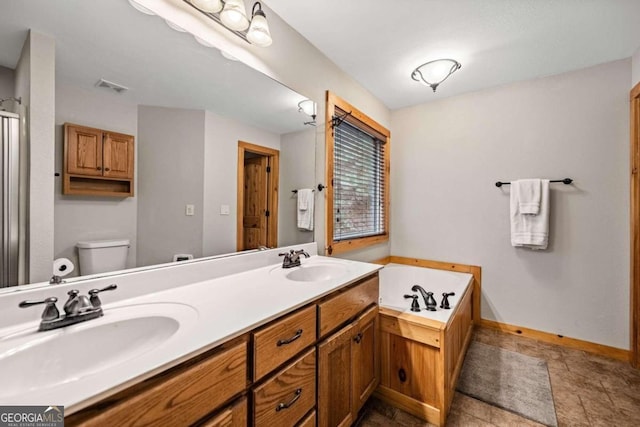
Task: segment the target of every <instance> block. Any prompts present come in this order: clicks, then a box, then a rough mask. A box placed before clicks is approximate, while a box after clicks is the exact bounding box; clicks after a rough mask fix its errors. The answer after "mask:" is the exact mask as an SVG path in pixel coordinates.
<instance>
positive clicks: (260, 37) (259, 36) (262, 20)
mask: <svg viewBox="0 0 640 427" xmlns="http://www.w3.org/2000/svg"><path fill="white" fill-rule="evenodd" d="M247 39H249V41H250V42H251V43H253V44H255V45H258V46H262V47H267V46H269V45H271V43H272V42H273V40H272V39H271V33H270V32H269V24H268V23H267V18H266V16H265V15H264V12H263V11H262V10H258V11H256V13H255V14H254V15H253V18H252V19H251V26H250V27H249V32H247Z"/></svg>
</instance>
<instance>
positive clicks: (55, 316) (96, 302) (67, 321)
mask: <svg viewBox="0 0 640 427" xmlns="http://www.w3.org/2000/svg"><path fill="white" fill-rule="evenodd" d="M114 289H117V286H116V285H109V286H107V287H106V288H103V289H92V290H90V291H89V295H90V298H89V297H87V296H86V295H80V291H78V290H77V289H72V290H70V291H69V292H67V295H69V299H68V300H67V302H65V303H64V307H63V310H64V316H60V312H59V311H58V307H56V302H58V298H56V297H49V298H45V299H44V300H42V301H22V302H21V303H20V304H18V307H20V308H26V307H31V306H34V305H39V304H45V307H44V311H43V312H42V320H41V321H40V327H39V328H38V330H39V331H50V330H52V329H58V328H63V327H65V326H69V325H74V324H76V323H80V322H84V321H87V320H91V319H97V318H98V317H100V316H102V315H103V314H104V313H103V312H102V302H101V301H100V298H98V294H99V293H100V292H104V291H112V290H114Z"/></svg>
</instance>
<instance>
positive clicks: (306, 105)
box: [298, 99, 317, 126]
mask: <svg viewBox="0 0 640 427" xmlns="http://www.w3.org/2000/svg"><path fill="white" fill-rule="evenodd" d="M316 108H317V105H316V103H315V102H314V101H312V100H311V99H304V100H302V101H300V102H298V112H299V113H305V114H306V115H307V116H309V117H311V119H312V120H311V121H309V122H304V124H305V125H311V126H315V125H316V115H317V111H316Z"/></svg>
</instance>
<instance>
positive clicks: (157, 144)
mask: <svg viewBox="0 0 640 427" xmlns="http://www.w3.org/2000/svg"><path fill="white" fill-rule="evenodd" d="M166 24H167V23H165V21H164V20H162V19H160V18H158V17H156V16H149V15H145V14H142V13H140V12H139V11H137V10H135V9H134V8H132V7H131V5H130V4H129V2H128V1H127V0H116V1H114V0H94V1H91V2H87V1H83V0H66V1H64V2H51V1H48V0H27V1H22V0H9V1H6V2H4V3H3V13H2V14H1V15H0V99H5V98H10V97H20V96H21V95H22V94H23V92H24V89H22V87H23V86H24V85H25V80H27V85H28V84H29V83H30V84H31V85H32V86H31V87H33V85H36V84H37V83H38V82H37V81H34V79H39V78H44V79H45V80H46V78H47V76H44V77H42V76H38V75H37V74H38V73H37V72H36V73H34V72H33V70H31V72H28V71H25V68H29V67H25V65H24V63H25V62H28V59H29V55H30V54H31V52H29V48H31V49H33V48H34V43H36V42H38V41H42V40H45V41H48V40H52V41H53V43H55V55H52V60H53V58H55V65H54V66H53V67H51V68H52V69H54V70H55V80H54V81H55V98H54V100H53V105H48V104H47V102H48V100H47V99H40V98H38V97H35V96H33V94H31V96H27V97H25V96H22V99H21V101H22V103H21V104H18V102H14V101H11V100H8V101H5V102H3V103H2V105H0V109H4V110H8V111H13V112H17V113H21V115H22V117H25V116H26V117H29V118H30V119H32V120H35V119H36V117H35V115H33V117H30V113H32V112H34V109H36V110H37V111H39V112H42V111H43V110H46V109H49V108H50V109H53V110H54V111H55V113H54V121H55V132H54V136H55V141H50V143H51V144H55V159H50V161H51V162H54V161H55V166H54V172H55V173H56V176H55V177H51V179H52V180H53V191H54V196H53V206H52V210H53V211H51V210H49V211H43V212H34V211H33V210H32V211H31V212H29V207H26V208H24V207H23V209H26V210H27V211H26V212H24V210H23V211H22V212H21V214H22V215H23V216H26V217H27V218H30V219H31V221H32V223H33V221H38V218H42V219H43V223H44V222H46V221H45V219H46V218H51V216H52V215H53V230H52V233H51V236H52V237H51V239H52V242H49V241H48V240H47V239H48V238H47V235H46V233H43V234H41V239H42V240H41V241H37V239H36V238H35V236H33V235H32V236H31V237H29V231H28V230H26V229H25V228H26V227H27V225H25V222H27V223H28V221H24V220H23V222H22V226H21V227H20V232H19V237H18V239H19V240H21V241H23V242H22V243H24V244H23V246H22V249H21V250H22V256H21V258H22V263H21V267H20V270H21V273H20V274H19V275H16V276H15V277H16V278H14V279H12V281H11V282H5V283H3V285H4V286H7V285H13V284H16V283H33V282H39V281H48V280H49V278H50V277H51V275H52V273H53V270H52V265H53V261H54V259H58V258H67V259H69V260H70V261H72V263H73V264H74V265H75V270H74V271H73V273H71V274H70V275H69V276H67V278H69V277H73V276H77V275H86V274H95V273H103V272H106V271H111V270H121V269H123V268H134V267H141V266H149V265H155V264H159V263H167V262H172V261H175V260H182V259H191V258H200V257H207V256H213V255H219V254H228V253H233V252H236V251H243V250H250V249H255V248H261V247H276V246H285V245H291V244H298V243H306V242H311V241H313V231H312V230H308V229H307V230H303V229H300V228H298V222H297V217H298V214H299V212H298V209H297V197H296V194H295V193H294V192H293V190H297V189H301V188H314V186H315V185H316V184H317V183H314V176H315V173H314V168H315V157H314V156H315V127H313V126H310V125H309V124H308V122H309V117H308V116H307V115H305V114H304V113H303V112H302V111H299V110H300V108H299V107H298V103H300V102H301V101H303V100H305V99H306V97H305V96H303V95H301V94H298V93H296V92H294V91H292V90H291V89H289V88H287V87H285V86H284V85H282V84H280V83H278V82H276V81H274V80H272V79H270V78H269V77H267V76H265V75H263V74H261V73H259V72H257V71H255V70H254V69H252V68H250V67H248V66H246V65H245V64H243V63H241V62H238V61H234V60H232V59H228V58H226V57H224V56H222V55H221V52H220V51H218V50H216V49H213V48H210V47H206V46H203V45H202V44H199V43H198V42H197V41H196V40H195V39H194V38H193V37H192V36H191V35H189V34H188V33H186V32H180V31H178V32H177V31H174V30H176V28H173V29H172V28H170V27H169V26H168V25H166ZM174 27H175V26H174ZM30 30H31V37H30V36H29V31H30ZM177 30H180V29H179V28H177ZM34 33H37V34H36V35H37V40H36V38H35V37H34ZM30 39H31V42H29V40H30ZM33 60H34V61H43V59H42V57H38V58H33ZM31 65H34V64H31ZM50 65H53V64H50ZM33 68H36V67H33ZM37 68H38V70H40V71H42V72H43V73H45V72H46V68H47V67H37ZM100 82H102V83H100ZM105 82H106V83H105ZM30 103H31V105H29V104H30ZM50 103H51V102H50ZM34 114H35V113H34ZM305 122H307V124H305ZM31 124H33V123H31ZM65 124H66V126H65ZM26 128H27V129H29V125H27V126H26ZM94 131H95V132H94ZM92 132H94V133H92ZM91 135H93V136H91ZM128 136H132V137H133V139H132V141H133V142H132V143H131V144H130V145H127V144H128V143H127V142H123V141H126V137H128ZM27 140H31V146H30V149H31V150H32V151H31V154H30V155H27V156H26V158H27V160H30V161H31V162H33V159H34V156H33V154H34V150H37V147H34V145H35V144H34V141H35V139H34V135H30V136H29V138H27V139H25V141H27ZM65 141H66V144H65ZM25 143H26V142H25ZM21 144H23V142H21ZM65 145H66V146H65ZM96 153H98V154H96ZM122 153H124V154H122ZM96 159H98V160H96ZM27 160H24V161H27ZM129 160H132V161H133V163H132V164H131V167H130V170H131V177H130V178H127V177H126V176H125V175H121V176H120V175H117V174H116V173H115V172H116V169H118V168H120V169H122V167H123V166H122V165H123V164H125V165H126V161H129ZM94 161H96V162H98V163H95V162H94ZM92 162H93V163H92ZM108 162H111V163H108ZM123 162H124V163H123ZM109 166H110V167H109ZM30 167H31V172H29V173H30V174H31V177H32V179H31V182H32V185H27V186H26V187H27V188H28V194H26V195H24V194H23V195H21V197H22V198H23V199H27V200H28V199H30V198H31V199H33V198H36V197H38V194H39V192H44V191H45V190H43V188H42V187H39V188H34V187H33V182H34V180H33V174H34V173H37V170H34V169H36V168H34V164H33V163H32V164H31V165H30ZM74 168H75V169H74ZM124 168H125V169H126V168H127V166H125V167H124ZM80 169H92V170H98V171H99V176H95V173H94V176H88V177H87V176H85V175H83V173H84V172H78V170H80ZM107 169H109V171H107ZM108 172H109V173H110V174H111V175H109V174H108ZM51 175H53V173H52V174H51ZM58 175H59V176H58ZM65 180H68V181H65ZM64 182H67V183H70V185H71V188H73V189H75V190H72V191H66V189H65V191H64V192H63V187H65V185H63V183H64ZM114 182H117V184H114ZM122 183H125V184H123V185H128V184H127V183H129V184H130V185H131V190H132V193H133V195H132V196H122V195H115V196H114V195H111V194H109V193H112V192H117V191H120V190H118V188H121V187H118V186H119V185H121V184H122ZM24 185H25V184H23V186H24ZM105 185H107V186H106V187H105ZM78 188H80V189H81V191H78ZM96 188H97V190H96ZM105 188H107V190H105ZM114 188H116V190H113V189H114ZM94 190H95V191H94ZM70 193H71V194H70ZM49 196H50V195H49V194H48V193H46V192H44V195H43V197H49ZM36 200H37V199H36ZM35 204H37V203H35ZM32 205H34V203H32ZM3 215H5V214H3ZM5 216H6V215H5ZM303 228H304V227H303ZM20 236H21V237H20ZM105 241H110V243H104V242H105ZM34 242H35V246H40V244H42V246H45V247H46V246H47V245H50V246H51V248H52V250H51V251H50V252H52V253H50V254H49V255H46V254H45V255H44V256H43V255H42V254H40V251H39V250H38V248H37V247H34ZM29 244H30V245H31V246H32V248H28V246H29ZM25 246H27V248H25ZM115 248H119V249H118V250H116V249H115ZM30 249H33V250H30ZM95 249H108V250H107V251H106V253H108V254H109V257H108V258H109V259H107V257H103V256H98V257H97V258H96V254H98V251H96V250H95ZM44 252H46V251H44ZM85 255H86V256H85ZM111 256H113V258H112V257H111ZM80 257H82V258H83V260H84V261H85V262H84V263H83V264H82V265H80ZM18 276H19V278H18Z"/></svg>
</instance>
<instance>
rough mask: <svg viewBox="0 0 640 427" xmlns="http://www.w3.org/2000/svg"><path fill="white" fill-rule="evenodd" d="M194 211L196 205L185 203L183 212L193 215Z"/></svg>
mask: <svg viewBox="0 0 640 427" xmlns="http://www.w3.org/2000/svg"><path fill="white" fill-rule="evenodd" d="M195 212H196V207H195V206H194V205H187V206H186V207H185V210H184V214H185V215H186V216H193V215H194V214H195Z"/></svg>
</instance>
